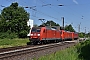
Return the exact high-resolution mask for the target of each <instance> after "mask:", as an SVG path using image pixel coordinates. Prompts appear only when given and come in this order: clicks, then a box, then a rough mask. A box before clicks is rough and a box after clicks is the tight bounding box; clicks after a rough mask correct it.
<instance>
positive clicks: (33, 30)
mask: <svg viewBox="0 0 90 60" xmlns="http://www.w3.org/2000/svg"><path fill="white" fill-rule="evenodd" d="M31 32H40V28H39V29H37V28H32V30H31Z"/></svg>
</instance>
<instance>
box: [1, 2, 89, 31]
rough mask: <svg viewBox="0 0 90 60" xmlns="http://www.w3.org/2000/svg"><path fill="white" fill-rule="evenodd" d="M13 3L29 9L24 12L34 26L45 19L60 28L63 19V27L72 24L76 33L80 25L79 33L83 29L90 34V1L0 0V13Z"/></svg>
mask: <svg viewBox="0 0 90 60" xmlns="http://www.w3.org/2000/svg"><path fill="white" fill-rule="evenodd" d="M13 2H18V4H19V6H21V7H30V8H25V10H26V11H27V12H28V13H30V19H32V20H34V24H37V25H40V24H42V22H41V21H40V20H39V19H45V22H46V21H49V20H52V21H54V22H56V23H58V24H60V26H62V17H64V20H65V25H69V24H72V26H73V28H74V29H75V31H77V32H78V26H79V25H80V32H85V27H86V32H90V0H0V13H1V10H3V8H5V7H8V6H10V5H11V3H13ZM59 5H63V6H59ZM2 6H5V7H2Z"/></svg>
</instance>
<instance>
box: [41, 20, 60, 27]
mask: <svg viewBox="0 0 90 60" xmlns="http://www.w3.org/2000/svg"><path fill="white" fill-rule="evenodd" d="M42 25H45V26H60V25H59V24H58V23H55V22H54V21H52V20H51V21H47V22H46V23H44V24H42ZM40 26H41V25H40Z"/></svg>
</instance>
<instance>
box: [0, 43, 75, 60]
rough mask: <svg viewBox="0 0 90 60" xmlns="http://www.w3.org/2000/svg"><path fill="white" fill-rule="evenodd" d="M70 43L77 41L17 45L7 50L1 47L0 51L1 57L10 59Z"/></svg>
mask: <svg viewBox="0 0 90 60" xmlns="http://www.w3.org/2000/svg"><path fill="white" fill-rule="evenodd" d="M70 44H76V43H75V42H59V43H54V44H47V45H39V46H33V45H30V46H23V47H20V46H19V47H15V48H14V47H13V48H8V49H6V50H5V49H1V50H3V51H0V59H1V60H2V59H4V60H5V58H6V60H10V59H11V57H14V56H19V55H23V54H28V53H33V52H36V51H41V50H46V49H50V48H54V47H58V46H63V47H64V45H66V46H67V45H70ZM67 47H68V46H67ZM7 58H8V59H7ZM9 58H10V59H9ZM15 60H18V59H15Z"/></svg>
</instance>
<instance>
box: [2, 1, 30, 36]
mask: <svg viewBox="0 0 90 60" xmlns="http://www.w3.org/2000/svg"><path fill="white" fill-rule="evenodd" d="M0 20H1V21H0V23H1V24H0V28H2V29H1V31H2V32H7V31H10V32H12V33H13V32H14V33H17V35H18V36H19V37H21V36H20V35H21V34H20V33H22V34H24V33H23V32H25V33H26V35H27V32H28V29H29V28H28V26H27V20H29V13H27V12H26V11H25V10H24V8H23V7H19V6H18V3H17V2H15V3H12V4H11V5H10V6H9V7H5V8H4V9H3V10H2V12H1V15H0Z"/></svg>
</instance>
